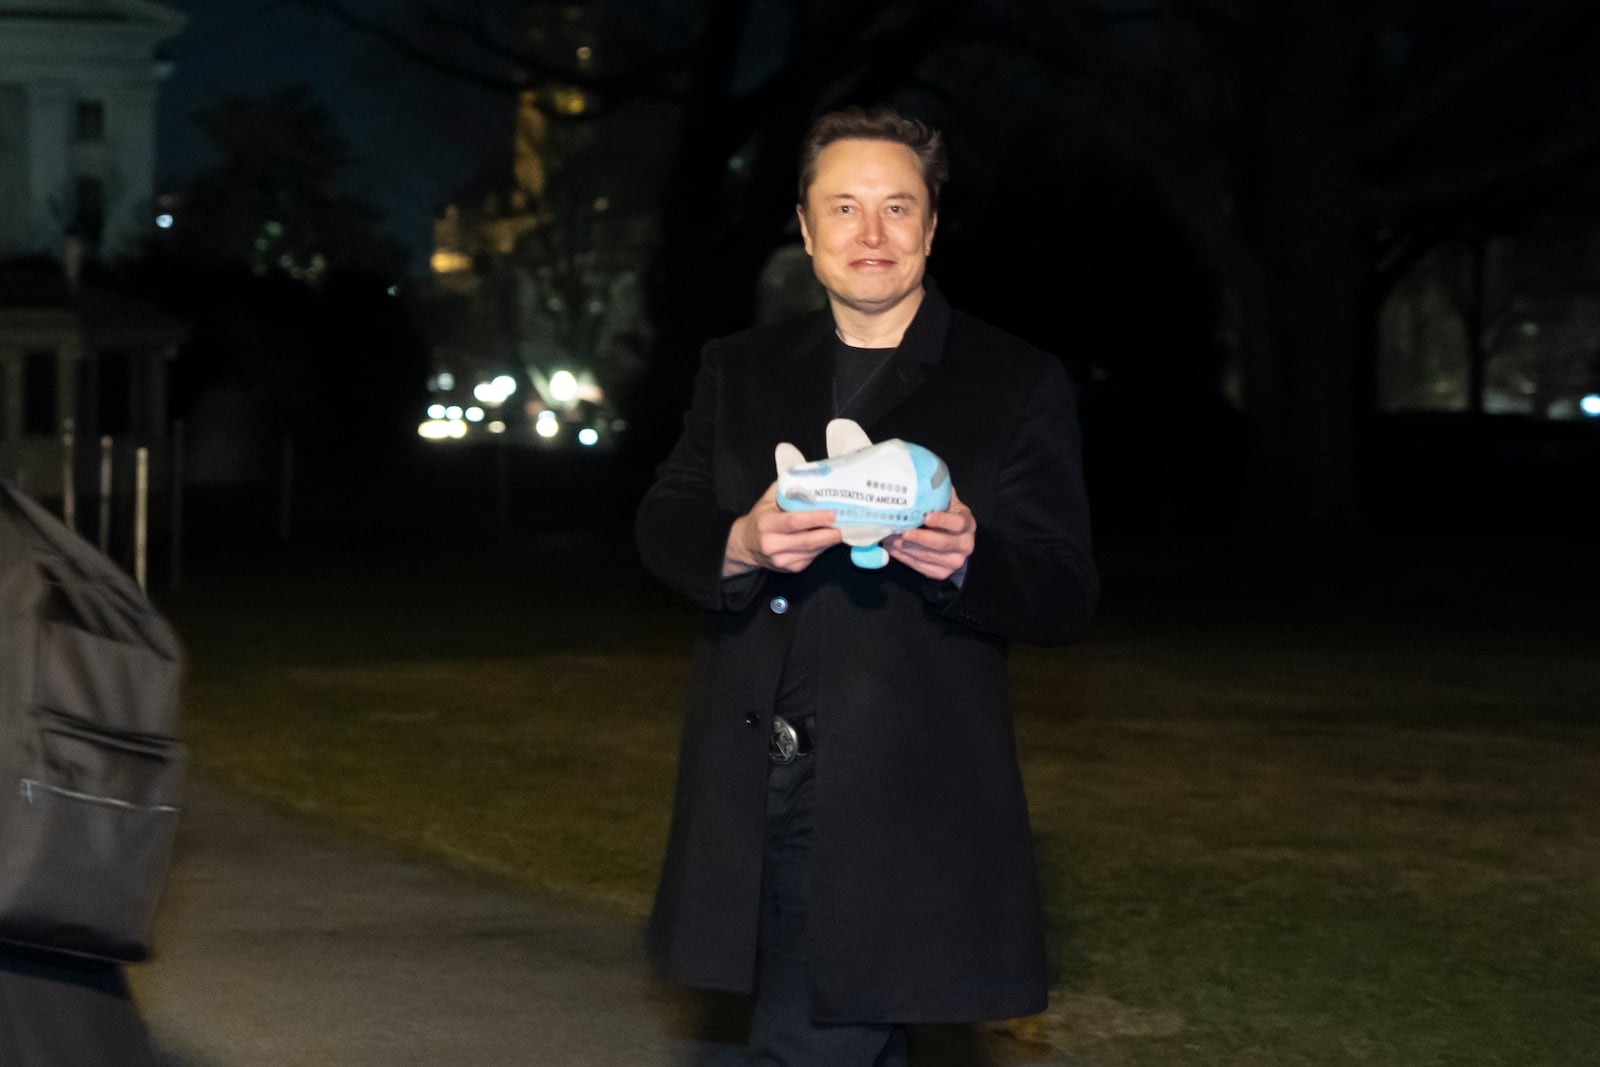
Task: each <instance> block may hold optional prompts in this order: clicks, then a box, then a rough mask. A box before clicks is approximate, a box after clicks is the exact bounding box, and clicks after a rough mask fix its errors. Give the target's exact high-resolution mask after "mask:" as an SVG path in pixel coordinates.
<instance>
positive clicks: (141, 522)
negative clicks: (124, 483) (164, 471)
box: [133, 448, 150, 589]
mask: <svg viewBox="0 0 1600 1067" xmlns="http://www.w3.org/2000/svg"><path fill="white" fill-rule="evenodd" d="M149 544H150V450H149V449H148V448H139V449H137V450H136V451H135V452H134V453H133V580H134V581H136V582H138V583H139V588H140V589H144V588H146V581H145V579H146V577H147V574H146V566H145V564H146V556H147V555H148V548H149Z"/></svg>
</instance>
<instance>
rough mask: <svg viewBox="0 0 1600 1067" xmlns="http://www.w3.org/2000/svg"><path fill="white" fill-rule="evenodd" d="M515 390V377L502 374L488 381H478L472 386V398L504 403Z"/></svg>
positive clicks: (493, 403) (490, 402)
mask: <svg viewBox="0 0 1600 1067" xmlns="http://www.w3.org/2000/svg"><path fill="white" fill-rule="evenodd" d="M516 391H517V382H516V379H515V378H513V377H511V375H509V374H502V375H500V376H499V377H498V378H496V379H494V380H493V381H490V382H479V383H478V384H477V385H475V386H473V387H472V397H473V399H474V400H481V401H482V402H483V403H485V404H490V405H496V404H504V403H505V402H506V398H507V397H509V396H510V395H511V394H512V393H514V392H516Z"/></svg>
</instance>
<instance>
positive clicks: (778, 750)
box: [767, 715, 800, 766]
mask: <svg viewBox="0 0 1600 1067" xmlns="http://www.w3.org/2000/svg"><path fill="white" fill-rule="evenodd" d="M799 755H800V735H799V734H798V733H796V732H795V728H794V727H793V726H791V725H789V721H788V720H787V719H785V718H784V717H783V716H782V715H774V716H773V717H772V736H771V737H770V738H768V740H767V758H768V759H770V760H772V762H773V763H776V764H778V765H780V766H782V765H784V764H789V763H793V762H794V761H795V758H796V757H797V756H799Z"/></svg>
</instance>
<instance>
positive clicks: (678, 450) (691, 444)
mask: <svg viewBox="0 0 1600 1067" xmlns="http://www.w3.org/2000/svg"><path fill="white" fill-rule="evenodd" d="M721 393H722V373H721V360H720V352H719V349H718V346H717V343H716V342H715V341H713V342H711V343H710V344H708V345H706V347H705V349H704V351H702V353H701V356H700V369H699V370H698V371H697V372H696V374H695V382H694V396H693V399H692V400H691V402H690V405H689V411H688V413H687V414H685V415H684V417H683V433H682V435H681V436H680V437H679V438H678V443H677V445H675V446H674V447H673V449H672V452H671V454H670V455H668V456H667V459H666V461H665V462H664V463H662V464H661V466H660V467H658V468H657V469H656V477H655V481H654V483H653V484H652V485H651V486H650V489H649V490H648V491H647V492H646V493H645V496H644V499H643V501H641V502H640V504H639V510H638V513H637V515H636V516H635V521H634V536H635V539H636V540H637V542H638V546H639V555H640V557H641V558H642V559H643V561H644V565H645V567H646V568H647V569H648V570H649V571H650V573H651V574H653V575H655V576H656V577H657V578H659V579H660V580H661V581H662V582H664V583H666V584H667V585H668V586H670V587H671V588H673V589H676V590H678V591H679V592H680V593H683V594H684V595H685V596H687V597H688V598H689V599H690V600H692V601H693V602H694V603H696V604H698V605H700V606H701V607H704V608H709V609H711V610H714V611H717V610H723V611H738V610H742V609H743V608H745V607H747V606H748V605H749V604H750V602H751V601H752V600H754V599H755V597H756V594H757V593H759V592H760V589H761V586H762V584H763V583H764V582H765V578H766V572H765V571H759V570H758V571H752V572H750V573H748V574H743V575H739V576H737V577H734V578H723V577H722V560H723V555H724V553H725V552H726V551H727V545H728V531H729V530H730V529H731V528H732V527H733V524H734V522H735V521H736V520H737V519H738V518H739V517H740V515H741V514H743V512H740V511H733V510H730V509H728V508H725V507H723V506H721V505H720V503H719V501H718V496H717V479H716V447H717V424H718V422H717V420H718V406H719V404H720V402H721Z"/></svg>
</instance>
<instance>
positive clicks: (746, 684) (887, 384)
mask: <svg viewBox="0 0 1600 1067" xmlns="http://www.w3.org/2000/svg"><path fill="white" fill-rule="evenodd" d="M835 343H836V342H835V337H834V333H833V320H832V317H831V316H830V314H829V313H828V312H826V311H821V312H817V313H815V314H813V315H811V316H808V317H805V318H802V319H798V320H794V321H791V322H787V323H781V324H776V325H771V326H764V327H758V328H756V329H752V330H748V331H746V332H744V333H740V334H736V335H734V336H731V337H727V338H723V339H721V340H717V341H714V342H712V343H710V344H708V345H707V346H706V348H705V351H704V353H703V356H702V360H701V365H700V369H699V372H698V375H697V377H696V381H695V388H694V397H693V402H692V406H691V408H690V410H689V412H688V414H687V415H686V416H685V420H684V431H683V435H682V437H681V438H680V440H679V441H678V443H677V445H676V447H675V448H674V449H673V451H672V453H671V455H670V456H669V458H668V459H667V460H666V462H665V463H663V464H662V465H661V467H660V469H659V471H658V473H657V477H656V481H655V483H654V485H653V486H652V487H651V489H650V490H649V491H648V493H647V494H646V496H645V498H644V500H643V502H642V504H641V505H640V508H639V512H638V517H637V536H638V543H639V547H640V551H641V554H642V556H643V559H644V561H645V564H646V566H647V567H648V568H649V569H650V570H651V571H652V572H653V573H654V574H655V575H657V576H658V577H659V578H660V579H661V580H663V581H664V582H666V583H667V584H668V585H670V586H672V587H674V588H676V589H678V590H680V591H681V592H683V593H684V594H686V595H687V596H689V597H690V598H691V599H692V600H693V601H694V602H696V603H697V604H699V605H700V606H702V607H703V608H704V609H705V613H704V617H703V625H702V627H701V630H700V632H699V636H698V640H697V642H696V649H695V660H694V667H693V671H692V676H691V683H690V693H689V706H688V710H687V716H686V719H685V723H684V729H683V741H682V748H681V752H680V755H679V765H678V784H677V790H676V797H675V807H674V809H673V818H672V829H671V833H670V836H669V841H668V845H667V852H666V859H665V862H664V865H663V869H662V873H661V882H660V886H659V889H658V891H657V896H656V902H655V909H654V913H653V915H652V918H651V924H650V944H651V950H652V954H653V956H654V958H655V960H656V961H657V963H658V965H659V966H661V967H662V969H663V970H664V971H665V973H666V974H667V976H668V977H670V978H672V979H675V980H677V981H681V982H684V983H687V984H690V985H698V986H703V987H708V988H714V989H725V990H733V991H740V992H743V991H748V990H749V989H750V988H751V985H752V981H753V977H754V972H755V955H756V928H757V911H758V899H759V896H760V881H761V867H762V849H763V806H764V803H765V796H766V793H765V782H766V776H767V767H768V763H767V736H768V726H769V724H770V721H771V716H772V713H773V704H774V699H775V696H776V693H777V688H778V684H779V676H780V674H781V672H782V669H783V664H784V658H785V656H786V655H787V653H788V650H789V646H790V642H791V640H792V639H793V635H794V632H795V628H796V626H797V624H799V621H800V620H801V619H803V618H809V619H811V620H813V621H815V622H817V623H819V624H820V632H821V635H822V637H821V653H820V663H819V667H818V670H819V672H820V689H821V698H820V701H819V706H818V708H817V711H816V715H817V720H816V721H817V728H818V735H819V737H820V741H819V745H818V751H817V754H816V756H815V757H814V758H815V759H816V760H817V764H816V770H815V775H816V777H815V796H816V820H815V837H814V842H813V851H812V861H811V863H812V868H811V896H810V912H809V920H808V938H809V940H810V944H809V946H808V947H809V950H810V963H811V966H812V973H813V976H814V978H813V982H814V987H813V990H812V994H813V999H812V1003H813V1008H814V1012H815V1015H816V1018H817V1019H818V1021H823V1022H829V1021H832V1022H846V1021H856V1022H860V1021H883V1022H958V1021H969V1020H975V1019H985V1018H1005V1017H1012V1016H1018V1015H1026V1014H1031V1013H1034V1012H1037V1011H1040V1010H1042V1009H1043V1007H1044V1004H1045V993H1046V975H1045V961H1044V946H1043V942H1044V938H1043V931H1042V924H1041V916H1040V906H1039V896H1038V887H1037V879H1036V875H1035V870H1034V862H1033V849H1032V840H1031V837H1030V834H1029V828H1028V814H1027V804H1026V800H1025V799H1024V796H1023V790H1022V781H1021V776H1020V773H1019V771H1018V766H1017V755H1016V745H1015V741H1014V739H1013V735H1012V725H1011V717H1010V712H1009V710H1008V707H1007V680H1006V672H1005V656H1006V643H1007V642H1008V641H1009V640H1013V639H1014V640H1022V641H1030V642H1039V643H1052V642H1059V641H1063V640H1065V639H1066V638H1068V637H1069V636H1070V635H1072V634H1073V633H1074V632H1075V631H1077V630H1078V629H1079V628H1080V627H1082V626H1083V625H1084V624H1085V622H1086V621H1087V620H1088V617H1089V614H1090V612H1091V610H1092V606H1093V602H1094V599H1095V594H1096V589H1097V578H1096V575H1095V570H1094V565H1093V563H1092V561H1091V558H1090V553H1089V518H1088V509H1087V504H1086V502H1085V498H1084V490H1083V478H1082V471H1081V463H1080V459H1079V442H1078V429H1077V425H1078V424H1077V417H1076V414H1075V410H1074V401H1073V394H1072V389H1071V386H1070V384H1069V382H1068V379H1067V376H1066V374H1065V373H1064V371H1063V370H1062V367H1061V364H1060V362H1059V361H1058V360H1056V359H1054V358H1052V357H1050V356H1047V355H1045V354H1043V353H1041V352H1039V351H1037V350H1035V349H1033V348H1031V347H1029V346H1028V345H1026V344H1024V343H1022V342H1021V341H1019V340H1017V339H1015V338H1013V337H1010V336H1008V335H1007V334H1005V333H1003V332H1001V331H999V330H996V329H994V328H992V327H989V326H987V325H985V324H983V323H982V322H979V321H978V320H977V319H974V318H972V317H971V316H968V315H965V314H963V313H961V312H959V311H955V310H953V309H952V308H951V307H950V306H949V304H948V303H946V302H945V300H944V299H943V298H942V297H941V296H940V295H939V294H938V292H937V290H935V289H934V288H933V287H932V286H931V285H930V286H929V288H928V291H927V294H926V295H925V297H924V300H923V302H922V305H921V306H920V308H919V309H918V312H917V316H916V318H915V320H914V321H913V322H912V324H911V326H910V327H909V328H908V330H907V332H906V334H905V337H904V338H903V340H902V342H901V345H900V347H899V348H898V349H897V350H896V351H895V353H894V355H893V356H892V357H891V363H890V364H889V365H888V366H886V367H885V368H884V369H883V371H881V372H880V373H879V374H878V375H877V381H878V384H877V385H876V387H875V388H874V389H873V391H872V393H871V395H870V396H868V397H867V398H866V401H865V405H864V407H861V408H860V409H859V413H858V414H857V415H856V418H857V421H859V422H860V423H861V424H862V426H863V427H864V428H865V429H866V431H867V433H868V434H869V435H870V436H871V437H872V439H873V440H874V441H878V440H883V439H886V438H891V437H898V438H901V439H903V440H906V441H911V442H915V443H917V444H921V445H924V446H926V447H928V448H930V449H932V450H933V451H934V452H935V453H937V454H938V455H939V456H941V457H943V458H944V460H945V462H946V464H947V465H948V467H949V469H950V474H951V479H952V483H953V484H954V486H955V490H956V492H957V494H959V496H960V498H961V500H962V501H963V502H965V503H966V504H967V505H968V506H969V507H970V508H971V509H972V511H973V514H974V516H975V518H976V520H977V533H976V547H975V549H974V550H973V553H972V555H971V557H970V558H969V560H968V564H967V571H966V575H965V578H964V581H963V582H962V584H961V585H960V586H959V588H958V587H957V586H956V585H954V584H953V583H950V582H934V581H932V580H929V579H926V578H924V577H922V576H920V575H918V574H916V573H915V572H914V571H912V570H911V569H909V568H908V567H905V566H903V565H902V564H899V563H897V562H893V561H891V562H890V563H889V565H888V566H887V567H886V568H884V569H882V570H877V571H869V570H861V569H858V568H856V567H855V566H854V565H852V564H851V563H850V562H849V550H848V549H847V548H844V547H836V548H833V549H829V550H828V551H827V552H825V553H823V554H822V555H821V556H820V557H818V558H817V559H816V560H815V561H814V562H813V563H812V565H811V566H810V567H809V568H807V569H806V570H805V571H803V572H802V573H800V574H793V575H790V574H780V573H777V572H769V571H758V572H754V573H752V574H747V575H742V576H739V577H737V578H733V579H726V580H724V579H722V578H721V566H722V558H723V551H724V549H725V547H726V544H727V538H728V532H729V528H730V527H731V526H732V524H733V522H734V520H735V519H736V518H738V517H739V516H740V515H742V514H743V513H744V512H745V511H747V510H748V509H749V508H750V506H751V505H752V504H754V503H755V501H756V500H757V499H758V498H759V497H760V496H761V494H762V493H763V492H765V491H766V489H767V487H768V486H769V485H770V484H771V483H772V481H773V479H774V477H775V469H774V461H773V446H774V445H776V444H777V443H778V442H780V441H789V442H791V443H793V444H795V445H797V446H799V448H800V450H801V451H802V452H803V453H804V454H805V456H806V458H808V459H816V458H819V457H821V456H823V455H825V454H826V448H825V445H824V442H823V434H824V429H825V427H826V424H827V422H828V419H829V418H830V417H831V414H832V404H833V398H832V354H833V351H834V346H835Z"/></svg>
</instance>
